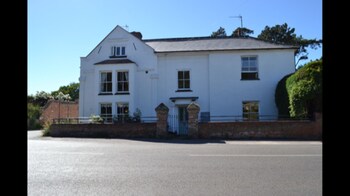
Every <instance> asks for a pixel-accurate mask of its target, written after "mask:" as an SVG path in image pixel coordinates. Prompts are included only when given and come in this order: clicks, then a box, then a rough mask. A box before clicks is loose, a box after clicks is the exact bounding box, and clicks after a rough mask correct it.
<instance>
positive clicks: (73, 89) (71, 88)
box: [51, 82, 79, 100]
mask: <svg viewBox="0 0 350 196" xmlns="http://www.w3.org/2000/svg"><path fill="white" fill-rule="evenodd" d="M59 92H62V93H63V94H69V96H70V98H71V100H76V99H79V83H76V82H71V83H70V84H69V85H66V86H61V87H60V88H59V89H58V90H57V91H52V92H51V94H52V96H54V97H57V96H58V94H59Z"/></svg>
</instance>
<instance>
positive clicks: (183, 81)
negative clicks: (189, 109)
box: [177, 69, 191, 90]
mask: <svg viewBox="0 0 350 196" xmlns="http://www.w3.org/2000/svg"><path fill="white" fill-rule="evenodd" d="M187 71H188V77H189V78H188V79H185V73H184V72H187ZM179 72H183V79H181V80H182V85H183V87H184V86H185V84H186V83H185V82H186V81H188V85H189V87H188V88H185V87H184V88H180V86H179V82H180V78H179ZM177 89H178V90H191V70H188V69H184V70H177Z"/></svg>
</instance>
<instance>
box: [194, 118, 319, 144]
mask: <svg viewBox="0 0 350 196" xmlns="http://www.w3.org/2000/svg"><path fill="white" fill-rule="evenodd" d="M198 130H199V133H198V135H199V138H202V139H286V140H288V139H298V140H322V117H321V118H318V119H316V121H277V122H209V123H199V129H198Z"/></svg>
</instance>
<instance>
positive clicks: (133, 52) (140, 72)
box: [79, 26, 157, 117]
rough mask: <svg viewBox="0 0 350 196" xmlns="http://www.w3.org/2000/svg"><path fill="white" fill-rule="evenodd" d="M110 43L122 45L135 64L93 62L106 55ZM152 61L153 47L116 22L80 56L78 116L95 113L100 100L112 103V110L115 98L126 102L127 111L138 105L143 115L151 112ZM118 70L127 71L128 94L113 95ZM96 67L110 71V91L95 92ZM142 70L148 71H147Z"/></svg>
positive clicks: (153, 113)
mask: <svg viewBox="0 0 350 196" xmlns="http://www.w3.org/2000/svg"><path fill="white" fill-rule="evenodd" d="M112 46H125V47H126V55H127V59H129V60H131V61H133V62H135V64H106V65H94V64H95V63H98V62H101V61H104V60H108V59H110V57H109V56H110V55H111V47H112ZM156 65H157V57H156V55H155V54H154V51H153V49H152V48H151V47H149V46H148V45H146V44H144V43H143V42H142V41H141V40H139V39H138V38H136V37H134V36H133V35H131V34H130V33H128V32H127V31H125V30H124V29H122V28H121V27H119V26H117V27H116V28H115V29H113V30H112V32H111V33H110V34H108V35H107V36H106V38H105V39H104V40H102V41H101V43H99V44H98V45H97V46H96V48H94V49H93V50H92V52H91V53H90V54H89V55H88V56H87V57H82V58H81V67H80V69H81V72H80V81H81V84H80V92H79V93H80V96H79V97H80V98H79V116H81V117H88V116H90V115H91V114H99V112H100V108H99V107H100V106H99V104H100V103H112V112H113V114H116V109H117V108H116V105H115V104H116V103H117V102H128V103H129V111H130V112H129V114H130V115H132V114H133V112H135V110H136V108H139V109H141V112H142V114H143V115H153V116H155V112H154V108H155V107H153V106H152V105H150V104H149V103H151V102H152V103H156V97H155V96H154V94H153V93H154V92H152V91H151V90H150V87H151V83H152V79H151V75H152V74H154V73H156V72H157V66H156ZM118 70H121V71H123V70H124V71H126V70H127V71H129V92H130V95H114V93H116V72H117V71H118ZM100 71H112V81H113V95H98V94H99V82H100V81H99V78H100V76H99V74H100ZM146 71H148V73H147V74H146V73H145V72H146ZM152 99H153V100H152Z"/></svg>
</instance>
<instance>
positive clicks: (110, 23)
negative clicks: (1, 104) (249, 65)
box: [27, 0, 322, 95]
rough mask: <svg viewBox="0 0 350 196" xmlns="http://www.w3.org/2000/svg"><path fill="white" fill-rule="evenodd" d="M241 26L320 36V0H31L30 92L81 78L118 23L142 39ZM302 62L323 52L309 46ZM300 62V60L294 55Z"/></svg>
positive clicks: (201, 33) (193, 34) (228, 30)
mask: <svg viewBox="0 0 350 196" xmlns="http://www.w3.org/2000/svg"><path fill="white" fill-rule="evenodd" d="M239 15H241V16H242V18H243V26H244V27H246V28H249V29H252V30H253V31H254V34H252V35H251V36H252V37H257V36H258V35H259V34H260V33H261V31H262V30H263V29H264V28H265V26H270V27H272V26H275V25H277V24H279V25H281V24H283V23H287V24H288V26H289V27H292V28H295V33H296V34H297V36H299V35H302V36H303V37H304V38H307V39H315V38H316V39H322V0H306V1H305V0H293V1H289V0H288V1H284V0H283V1H281V0H264V1H261V0H215V1H209V0H127V1H125V0H28V17H27V24H28V29H27V38H28V48H27V50H28V51H27V53H28V61H27V62H28V65H27V66H28V73H27V74H28V81H27V87H28V94H31V95H35V94H36V92H38V91H45V92H51V91H55V90H58V88H59V87H60V86H64V85H68V84H70V83H71V82H79V75H80V57H85V56H86V55H87V54H89V52H91V50H93V49H94V48H95V47H96V45H97V44H99V43H100V41H102V39H103V38H105V36H107V34H108V33H110V32H111V31H112V30H113V29H114V27H116V26H117V25H119V26H122V27H123V28H125V29H126V30H128V31H129V32H131V31H139V32H141V33H142V35H143V39H153V38H173V37H197V36H209V35H211V33H212V32H213V31H216V30H218V29H219V27H223V28H225V30H226V33H227V34H228V35H230V34H231V33H232V31H234V30H235V29H236V28H238V27H240V25H241V21H240V19H239V18H234V17H232V16H239ZM308 52H309V55H308V56H309V59H308V60H301V61H300V62H299V64H304V63H307V62H309V61H310V60H316V59H319V58H320V57H322V48H319V49H317V50H312V49H308ZM296 61H297V60H296Z"/></svg>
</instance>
